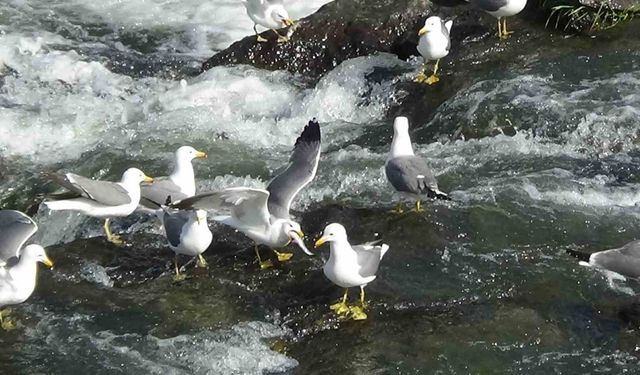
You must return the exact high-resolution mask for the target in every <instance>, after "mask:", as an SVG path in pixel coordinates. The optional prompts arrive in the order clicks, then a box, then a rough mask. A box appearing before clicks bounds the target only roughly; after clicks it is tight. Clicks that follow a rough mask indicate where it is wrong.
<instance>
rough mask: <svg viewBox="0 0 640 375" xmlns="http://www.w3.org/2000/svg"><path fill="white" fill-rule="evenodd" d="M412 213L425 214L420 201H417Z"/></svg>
mask: <svg viewBox="0 0 640 375" xmlns="http://www.w3.org/2000/svg"><path fill="white" fill-rule="evenodd" d="M411 211H413V212H416V213H421V212H424V208H422V205H421V203H420V201H416V206H415V207H414V208H413V209H412V210H411Z"/></svg>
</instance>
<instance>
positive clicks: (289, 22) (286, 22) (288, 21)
mask: <svg viewBox="0 0 640 375" xmlns="http://www.w3.org/2000/svg"><path fill="white" fill-rule="evenodd" d="M282 23H283V24H284V25H285V26H287V27H288V26H293V24H295V22H294V21H293V20H292V19H289V18H285V19H283V20H282Z"/></svg>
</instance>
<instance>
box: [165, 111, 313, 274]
mask: <svg viewBox="0 0 640 375" xmlns="http://www.w3.org/2000/svg"><path fill="white" fill-rule="evenodd" d="M319 160H320V125H319V124H318V122H317V121H315V119H314V120H312V121H309V124H308V125H307V126H306V127H305V128H304V130H303V131H302V134H301V135H300V137H298V139H297V140H296V144H295V146H294V149H293V154H292V156H291V160H290V164H289V166H288V167H287V169H286V170H285V171H284V172H282V173H281V174H280V175H278V176H277V177H276V178H274V179H273V180H272V181H271V183H270V184H269V186H268V187H267V189H266V190H265V189H253V188H247V187H235V188H228V189H224V190H222V191H218V192H210V193H203V194H199V195H196V196H194V197H191V198H187V199H184V200H182V201H178V202H175V203H174V204H172V205H171V206H172V207H175V208H179V209H202V210H226V211H228V212H229V214H228V215H223V216H216V217H214V218H213V219H214V220H216V221H219V222H221V223H223V224H226V225H229V226H231V227H233V228H236V229H237V230H239V231H241V232H242V233H244V234H246V235H247V237H249V238H251V239H252V240H253V241H254V242H255V252H256V256H257V257H258V262H259V263H260V268H262V269H265V268H269V267H272V266H273V264H272V263H271V261H270V260H267V261H262V259H261V258H260V253H259V251H258V245H266V246H269V247H271V249H272V250H273V251H274V252H275V253H276V255H277V256H278V260H280V261H286V260H289V259H290V258H291V257H292V256H293V254H289V253H280V252H278V251H277V250H276V249H277V248H282V247H284V246H287V245H288V244H289V243H290V242H291V241H294V242H295V243H296V244H297V245H298V246H299V247H300V248H301V249H302V250H303V251H304V252H305V253H307V254H308V255H312V253H311V252H310V251H309V250H307V248H306V247H305V246H304V242H303V241H302V238H303V237H304V233H303V232H302V230H301V228H300V224H298V223H297V222H295V221H293V220H292V219H291V217H290V215H289V209H290V207H291V202H292V201H293V198H295V196H296V195H297V194H298V193H299V192H300V190H302V189H303V188H304V187H305V186H307V185H308V184H309V183H310V182H311V181H312V180H313V178H314V177H315V175H316V171H317V169H318V161H319Z"/></svg>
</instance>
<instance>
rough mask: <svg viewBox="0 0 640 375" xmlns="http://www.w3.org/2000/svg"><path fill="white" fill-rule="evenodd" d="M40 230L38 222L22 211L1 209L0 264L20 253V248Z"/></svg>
mask: <svg viewBox="0 0 640 375" xmlns="http://www.w3.org/2000/svg"><path fill="white" fill-rule="evenodd" d="M37 230H38V226H37V225H36V223H35V222H34V221H33V220H31V218H30V217H29V216H27V215H25V214H23V213H22V212H20V211H14V210H0V264H2V263H7V261H9V259H11V258H13V257H17V256H19V255H20V249H21V248H22V246H23V245H24V244H25V242H27V240H28V239H29V238H30V237H31V236H33V234H34V233H35V232H36V231H37Z"/></svg>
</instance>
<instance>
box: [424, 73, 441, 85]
mask: <svg viewBox="0 0 640 375" xmlns="http://www.w3.org/2000/svg"><path fill="white" fill-rule="evenodd" d="M438 82H440V78H438V76H437V75H435V74H432V75H430V76H429V78H427V79H426V80H425V81H424V83H426V84H427V85H433V84H434V83H438Z"/></svg>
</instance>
